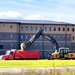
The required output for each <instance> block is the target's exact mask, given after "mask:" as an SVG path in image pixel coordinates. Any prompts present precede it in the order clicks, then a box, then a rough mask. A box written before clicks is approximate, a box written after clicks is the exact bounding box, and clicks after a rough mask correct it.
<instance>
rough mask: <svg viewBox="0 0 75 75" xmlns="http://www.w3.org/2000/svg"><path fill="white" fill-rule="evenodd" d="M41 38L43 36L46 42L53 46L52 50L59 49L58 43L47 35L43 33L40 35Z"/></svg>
mask: <svg viewBox="0 0 75 75" xmlns="http://www.w3.org/2000/svg"><path fill="white" fill-rule="evenodd" d="M42 36H44V37H45V38H46V39H47V40H49V41H51V42H52V43H53V45H54V50H57V51H58V49H59V46H58V43H57V41H56V40H55V39H54V38H53V37H52V36H50V35H49V34H47V33H45V32H43V33H42Z"/></svg>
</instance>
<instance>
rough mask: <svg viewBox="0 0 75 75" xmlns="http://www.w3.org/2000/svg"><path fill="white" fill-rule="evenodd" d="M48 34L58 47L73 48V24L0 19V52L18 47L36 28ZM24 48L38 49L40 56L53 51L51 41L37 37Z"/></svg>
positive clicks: (74, 45)
mask: <svg viewBox="0 0 75 75" xmlns="http://www.w3.org/2000/svg"><path fill="white" fill-rule="evenodd" d="M40 29H44V31H45V32H46V33H48V34H50V35H51V36H52V37H53V38H54V39H55V40H56V41H57V42H58V45H59V47H68V48H69V49H70V50H75V24H70V23H64V22H55V21H45V20H7V19H4V20H3V19H1V20H0V54H3V53H4V52H5V51H6V50H10V49H19V48H20V43H22V42H27V41H28V40H29V39H30V38H31V37H32V36H33V35H34V34H35V33H37V31H38V30H40ZM26 50H31V51H34V50H37V51H40V55H41V58H46V57H47V55H48V54H51V53H52V52H54V45H53V44H52V42H50V41H48V40H46V39H45V38H44V37H41V36H40V37H39V38H38V39H37V40H36V41H35V42H34V43H33V44H32V45H31V46H30V47H28V48H27V49H26Z"/></svg>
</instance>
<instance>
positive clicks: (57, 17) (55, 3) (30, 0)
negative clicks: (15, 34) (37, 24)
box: [0, 0, 75, 24]
mask: <svg viewBox="0 0 75 75" xmlns="http://www.w3.org/2000/svg"><path fill="white" fill-rule="evenodd" d="M0 19H15V20H16V19H18V20H50V21H58V22H68V23H73V24H75V0H0Z"/></svg>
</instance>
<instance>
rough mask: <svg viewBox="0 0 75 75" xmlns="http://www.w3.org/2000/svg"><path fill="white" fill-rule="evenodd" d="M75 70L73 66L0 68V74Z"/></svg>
mask: <svg viewBox="0 0 75 75" xmlns="http://www.w3.org/2000/svg"><path fill="white" fill-rule="evenodd" d="M67 68H68V69H71V70H72V69H75V66H71V67H44V68H43V67H42V68H0V73H4V72H5V73H6V72H8V73H21V72H26V71H28V70H34V71H37V72H39V71H42V72H45V71H50V70H54V69H60V70H65V69H67Z"/></svg>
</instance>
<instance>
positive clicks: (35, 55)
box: [1, 50, 40, 60]
mask: <svg viewBox="0 0 75 75" xmlns="http://www.w3.org/2000/svg"><path fill="white" fill-rule="evenodd" d="M1 59H3V60H11V59H40V53H39V52H38V51H22V50H9V51H7V52H6V54H5V55H2V56H1Z"/></svg>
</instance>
